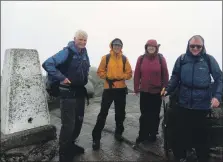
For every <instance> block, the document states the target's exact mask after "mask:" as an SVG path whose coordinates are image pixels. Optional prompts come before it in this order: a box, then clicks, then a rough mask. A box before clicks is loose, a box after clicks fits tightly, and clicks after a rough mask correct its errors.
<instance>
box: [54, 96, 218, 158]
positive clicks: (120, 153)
mask: <svg viewBox="0 0 223 162" xmlns="http://www.w3.org/2000/svg"><path fill="white" fill-rule="evenodd" d="M100 102H101V98H100V97H96V98H93V99H91V101H90V105H89V106H87V107H86V111H85V117H84V124H83V127H82V131H81V134H80V136H79V138H78V144H79V145H81V146H83V147H84V148H85V149H86V150H85V154H83V155H80V156H76V157H75V158H74V161H151V162H152V161H157V162H158V161H159V162H162V161H167V159H166V158H165V153H164V148H163V143H164V140H163V133H162V127H161V123H162V120H163V109H162V111H161V113H160V119H161V122H160V127H159V134H158V139H157V141H156V142H154V143H145V144H141V145H140V146H139V147H138V148H137V149H133V147H132V146H133V144H134V142H135V139H136V137H137V135H138V130H139V117H140V111H139V97H138V96H135V95H134V94H129V95H128V96H127V105H126V119H125V122H124V125H125V131H124V133H123V136H124V138H125V140H124V142H122V143H120V142H117V141H116V140H115V139H114V136H113V135H114V130H115V120H114V119H115V117H114V105H112V106H111V108H110V110H109V114H108V117H107V121H106V125H105V128H104V130H103V132H102V140H101V149H100V150H99V151H93V150H92V136H91V133H92V130H93V127H94V125H95V123H96V118H97V115H98V113H99V110H100ZM51 121H52V124H54V125H56V127H57V133H58V134H59V131H60V110H59V109H54V110H52V111H51ZM216 150H217V151H216ZM221 151H222V148H217V149H215V152H217V154H218V155H215V156H214V154H213V156H212V158H211V162H220V161H221V160H222V155H221ZM170 155H171V153H170ZM171 159H172V157H170V160H169V161H172V160H171ZM54 161H55V162H56V161H58V154H57V155H56V156H55V157H54V158H53V159H52V161H51V162H54Z"/></svg>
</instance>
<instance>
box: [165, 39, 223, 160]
mask: <svg viewBox="0 0 223 162" xmlns="http://www.w3.org/2000/svg"><path fill="white" fill-rule="evenodd" d="M211 75H212V77H213V79H214V84H215V85H216V89H215V91H214V92H213V93H212V92H211V88H210V85H211ZM177 87H179V99H178V105H179V106H178V107H177V108H176V130H177V131H174V132H175V135H174V136H175V137H176V139H175V141H174V144H173V145H174V146H173V153H174V155H175V157H176V159H178V160H179V161H180V162H186V161H187V159H186V151H187V149H189V148H191V147H195V149H196V154H197V157H198V162H207V161H208V145H207V144H208V142H207V140H208V138H207V137H208V136H207V119H206V116H207V114H208V113H209V111H210V109H211V108H216V107H218V106H219V104H220V101H221V97H222V72H221V70H220V67H219V65H218V63H217V61H216V60H215V58H214V57H213V56H211V55H208V54H207V53H206V49H205V45H204V39H203V38H202V37H201V36H199V35H195V36H193V37H192V38H190V40H189V41H188V46H187V50H186V54H183V55H181V56H180V57H179V58H178V59H177V60H176V63H175V66H174V68H173V72H172V76H171V79H170V81H169V84H168V86H167V89H166V92H165V93H166V95H167V94H170V93H171V92H173V91H174V90H175V89H176V88H177Z"/></svg>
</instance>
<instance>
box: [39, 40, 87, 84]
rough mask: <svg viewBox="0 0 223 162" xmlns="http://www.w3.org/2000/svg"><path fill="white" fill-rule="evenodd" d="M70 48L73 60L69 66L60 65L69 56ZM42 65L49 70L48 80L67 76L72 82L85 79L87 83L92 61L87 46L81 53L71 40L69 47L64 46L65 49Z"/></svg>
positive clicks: (57, 79) (60, 79) (58, 79)
mask: <svg viewBox="0 0 223 162" xmlns="http://www.w3.org/2000/svg"><path fill="white" fill-rule="evenodd" d="M68 48H70V49H71V51H72V52H73V54H74V56H73V57H72V61H71V62H70V64H69V68H67V67H66V66H60V65H62V64H63V63H64V62H65V61H66V60H67V58H68V54H69V50H68ZM42 67H43V68H44V69H45V70H46V71H47V73H48V80H50V81H51V82H55V81H63V80H64V79H65V78H68V79H69V80H70V81H71V83H74V84H75V83H77V82H78V81H80V80H85V81H84V83H83V84H84V85H85V84H87V76H88V72H89V67H90V61H89V57H88V54H87V50H86V48H84V49H82V50H81V53H79V52H78V51H77V49H76V47H75V43H74V41H70V42H69V43H68V45H67V47H64V48H63V50H61V51H59V52H58V53H56V54H55V55H53V56H52V57H50V58H48V59H47V60H46V61H45V62H44V63H43V64H42ZM58 67H60V68H58ZM78 84H79V82H78Z"/></svg>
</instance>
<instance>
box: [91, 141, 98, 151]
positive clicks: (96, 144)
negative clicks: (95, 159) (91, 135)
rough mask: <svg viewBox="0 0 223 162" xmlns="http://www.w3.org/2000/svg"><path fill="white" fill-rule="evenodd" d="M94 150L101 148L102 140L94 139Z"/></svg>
mask: <svg viewBox="0 0 223 162" xmlns="http://www.w3.org/2000/svg"><path fill="white" fill-rule="evenodd" d="M92 148H93V150H99V148H100V140H94V141H93V144H92Z"/></svg>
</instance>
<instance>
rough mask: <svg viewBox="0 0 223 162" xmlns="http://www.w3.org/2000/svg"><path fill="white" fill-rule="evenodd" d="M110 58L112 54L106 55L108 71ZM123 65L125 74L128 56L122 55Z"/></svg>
mask: <svg viewBox="0 0 223 162" xmlns="http://www.w3.org/2000/svg"><path fill="white" fill-rule="evenodd" d="M110 57H111V54H110V53H109V54H107V55H106V65H105V69H106V70H107V68H108V62H109V59H110ZM122 63H123V72H125V63H126V56H124V55H122Z"/></svg>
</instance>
